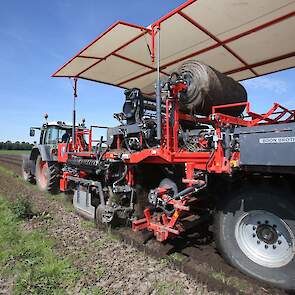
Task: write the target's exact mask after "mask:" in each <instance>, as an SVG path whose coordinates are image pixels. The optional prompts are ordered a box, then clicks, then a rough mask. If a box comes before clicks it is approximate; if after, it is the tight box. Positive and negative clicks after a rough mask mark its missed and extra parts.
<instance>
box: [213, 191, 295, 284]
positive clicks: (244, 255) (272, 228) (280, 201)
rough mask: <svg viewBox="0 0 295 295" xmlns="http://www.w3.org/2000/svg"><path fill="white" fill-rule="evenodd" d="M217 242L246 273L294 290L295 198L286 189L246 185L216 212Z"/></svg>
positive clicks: (225, 254)
mask: <svg viewBox="0 0 295 295" xmlns="http://www.w3.org/2000/svg"><path fill="white" fill-rule="evenodd" d="M215 240H216V246H217V248H218V249H219V251H220V252H221V254H222V255H223V256H224V257H225V259H226V260H227V261H228V262H229V263H230V264H232V265H233V266H234V267H236V268H238V269H239V270H241V271H242V272H244V273H245V274H247V275H250V276H252V277H254V278H256V279H259V280H261V281H264V282H266V283H270V284H272V285H274V286H276V287H279V288H282V289H287V290H295V199H294V197H293V196H292V195H291V193H289V192H286V191H285V190H283V191H282V190H276V189H272V188H270V187H265V186H263V187H261V188H259V187H256V188H254V187H245V188H243V189H242V190H240V191H239V192H238V193H236V194H235V196H229V198H228V201H227V202H226V203H225V205H223V206H222V207H221V208H220V210H219V211H218V213H217V214H216V216H215Z"/></svg>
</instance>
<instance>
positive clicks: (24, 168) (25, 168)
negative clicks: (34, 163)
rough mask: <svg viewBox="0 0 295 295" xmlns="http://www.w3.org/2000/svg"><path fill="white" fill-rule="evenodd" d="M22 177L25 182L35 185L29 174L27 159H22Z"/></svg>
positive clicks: (31, 175)
mask: <svg viewBox="0 0 295 295" xmlns="http://www.w3.org/2000/svg"><path fill="white" fill-rule="evenodd" d="M22 177H23V179H24V180H25V181H27V182H29V183H32V184H35V183H36V182H35V177H34V175H33V174H32V172H31V169H30V160H28V159H23V163H22Z"/></svg>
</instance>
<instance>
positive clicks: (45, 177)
mask: <svg viewBox="0 0 295 295" xmlns="http://www.w3.org/2000/svg"><path fill="white" fill-rule="evenodd" d="M45 119H47V117H46V116H45ZM36 130H40V139H39V142H38V143H35V145H34V147H33V148H32V150H31V153H30V154H29V155H27V156H25V157H24V158H23V164H22V175H23V178H24V179H25V180H26V181H28V182H30V183H33V184H35V183H36V184H37V186H38V187H39V189H40V190H41V191H44V192H49V193H52V194H56V193H58V192H59V179H60V166H59V164H58V161H57V160H58V148H57V145H58V143H61V142H68V141H69V140H70V137H71V132H72V125H67V124H66V123H65V122H62V121H57V122H49V123H48V122H46V123H44V124H43V125H42V126H41V127H31V128H30V136H31V137H33V136H35V132H36Z"/></svg>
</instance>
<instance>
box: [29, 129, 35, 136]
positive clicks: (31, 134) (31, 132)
mask: <svg viewBox="0 0 295 295" xmlns="http://www.w3.org/2000/svg"><path fill="white" fill-rule="evenodd" d="M30 136H31V137H33V136H35V129H32V128H31V129H30Z"/></svg>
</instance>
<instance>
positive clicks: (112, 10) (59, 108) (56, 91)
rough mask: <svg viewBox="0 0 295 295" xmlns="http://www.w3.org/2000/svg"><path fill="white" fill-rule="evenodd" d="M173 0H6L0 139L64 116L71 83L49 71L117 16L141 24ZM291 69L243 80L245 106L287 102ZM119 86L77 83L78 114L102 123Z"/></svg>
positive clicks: (294, 74)
mask: <svg viewBox="0 0 295 295" xmlns="http://www.w3.org/2000/svg"><path fill="white" fill-rule="evenodd" d="M183 2H184V0H177V1H158V0H150V1H138V0H128V1H119V0H113V1H97V0H87V1H78V0H50V1H40V0H26V1H19V0H10V1H4V2H3V3H2V4H1V10H0V40H1V41H0V44H1V46H0V103H1V105H0V141H3V140H4V141H5V140H8V139H11V140H14V141H15V140H30V141H32V139H30V137H29V127H30V126H39V125H40V124H41V123H42V121H43V114H44V113H45V112H47V113H48V114H49V119H50V120H64V121H71V106H72V88H71V85H70V81H68V80H67V79H58V78H51V77H50V76H51V74H52V73H53V72H55V70H56V69H57V68H59V67H60V66H61V65H63V64H64V63H65V62H66V61H67V60H69V58H71V57H72V56H73V55H74V54H76V53H77V52H78V51H79V50H80V49H81V48H82V47H84V46H85V45H86V44H88V43H89V42H90V41H91V40H93V39H94V38H95V37H96V36H97V35H98V34H99V33H101V32H102V31H104V30H105V29H106V28H107V27H108V26H109V25H110V24H112V23H113V22H115V21H117V20H119V19H120V20H124V21H127V22H131V23H136V24H140V25H143V26H146V25H148V24H150V23H152V22H153V21H155V20H156V19H158V18H159V17H161V16H162V15H164V14H166V13H167V12H169V11H170V10H172V9H173V8H175V7H177V6H178V5H180V4H182V3H183ZM294 80H295V70H294V69H293V70H288V71H284V72H279V73H276V74H272V75H268V76H264V77H261V78H257V79H254V80H249V81H246V82H244V83H243V84H244V85H245V86H246V88H247V90H248V94H249V100H250V102H251V103H252V106H253V109H254V110H255V111H257V112H263V111H266V110H267V109H268V108H270V107H271V105H272V103H273V102H280V103H281V104H284V105H285V106H287V107H289V108H295V100H294V93H295V84H294ZM122 101H123V95H122V90H120V89H116V88H114V87H110V86H105V85H100V84H98V83H93V82H87V81H81V82H80V83H79V97H78V103H77V108H78V119H81V118H84V117H85V118H86V123H88V125H90V124H99V123H101V124H104V125H106V124H110V125H114V124H116V122H115V121H114V119H112V114H113V113H114V112H120V111H121V107H122Z"/></svg>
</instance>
